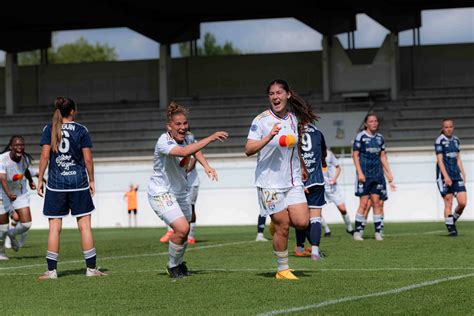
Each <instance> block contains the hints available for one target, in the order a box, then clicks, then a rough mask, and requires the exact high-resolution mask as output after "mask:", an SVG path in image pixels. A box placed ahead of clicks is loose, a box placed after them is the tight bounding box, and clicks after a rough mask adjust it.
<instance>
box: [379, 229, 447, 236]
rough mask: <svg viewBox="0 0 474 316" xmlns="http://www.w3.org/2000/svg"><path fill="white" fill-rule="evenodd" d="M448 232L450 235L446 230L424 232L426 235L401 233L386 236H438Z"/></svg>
mask: <svg viewBox="0 0 474 316" xmlns="http://www.w3.org/2000/svg"><path fill="white" fill-rule="evenodd" d="M444 232H446V234H447V233H448V232H447V231H446V230H432V231H429V232H424V233H401V234H386V236H389V237H391V236H415V235H434V234H438V233H444Z"/></svg>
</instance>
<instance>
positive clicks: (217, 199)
mask: <svg viewBox="0 0 474 316" xmlns="http://www.w3.org/2000/svg"><path fill="white" fill-rule="evenodd" d="M388 155H389V162H390V166H391V169H392V171H393V174H394V176H395V183H396V184H397V186H398V190H397V191H396V192H389V200H388V201H387V202H386V204H385V219H386V222H387V223H389V222H395V221H397V222H400V221H401V222H409V221H439V222H440V229H443V227H444V225H443V224H442V222H443V203H442V199H441V197H440V195H439V193H438V190H437V187H436V183H435V155H434V154H433V152H432V149H431V148H427V149H426V151H424V150H423V149H422V148H418V149H417V150H416V151H398V152H390V151H389V153H388ZM208 160H209V161H210V164H211V165H212V166H213V167H214V168H215V169H216V170H217V172H218V174H219V181H218V182H211V181H210V180H208V179H207V177H206V176H205V175H204V174H203V170H202V168H201V167H200V166H198V172H199V176H200V180H201V186H200V191H199V197H198V200H197V205H196V211H197V223H198V225H203V226H204V225H255V224H256V221H257V215H258V204H257V193H256V189H255V187H254V186H253V179H254V172H255V164H256V159H255V157H250V158H247V157H245V156H244V155H243V154H242V155H240V156H225V155H221V156H217V157H210V156H209V157H208ZM463 163H464V167H465V170H466V174H467V178H468V182H467V190H468V192H467V195H468V205H467V207H466V210H465V213H464V214H463V217H462V220H474V209H473V207H472V199H473V196H474V181H473V178H474V177H473V176H472V175H473V174H474V148H473V147H471V148H470V149H464V150H463ZM342 170H343V171H342V174H341V176H340V180H339V184H340V185H341V186H342V188H343V191H344V194H345V198H346V205H347V207H348V210H349V214H350V217H351V220H352V221H353V220H354V216H355V212H356V208H357V205H358V199H357V198H356V197H355V196H354V181H355V169H354V166H353V163H352V159H351V158H344V159H342ZM151 171H152V157H145V158H137V159H136V160H133V159H127V160H120V159H117V160H115V161H113V160H110V159H109V160H97V161H96V186H97V195H96V196H95V198H94V201H95V205H96V208H97V211H96V212H95V213H94V215H93V226H94V227H124V226H127V225H128V224H127V216H128V215H127V211H126V204H125V200H124V199H123V194H124V192H125V191H126V190H127V189H128V186H129V184H130V183H131V182H133V183H137V184H138V185H139V201H138V223H139V226H140V227H163V226H164V223H163V222H162V221H161V220H160V219H159V218H158V217H157V216H156V215H155V214H154V212H153V211H152V210H151V208H150V206H149V204H148V200H147V194H146V188H147V185H148V181H149V177H150V174H151ZM31 201H32V202H31V207H32V216H33V228H35V229H38V228H46V227H47V226H48V223H47V219H46V218H44V217H43V216H42V213H41V212H42V205H43V200H42V198H40V197H39V196H37V195H36V194H35V192H31ZM323 212H324V217H325V218H326V219H327V221H328V222H329V223H342V219H341V217H340V214H339V212H338V211H337V210H336V208H335V206H334V205H328V206H326V207H325V208H324V211H323ZM64 225H65V227H75V222H74V220H73V219H72V218H67V219H66V220H65V222H64ZM386 227H387V230H389V229H390V225H389V224H388V225H386Z"/></svg>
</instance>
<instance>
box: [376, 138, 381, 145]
mask: <svg viewBox="0 0 474 316" xmlns="http://www.w3.org/2000/svg"><path fill="white" fill-rule="evenodd" d="M377 144H379V145H382V137H377Z"/></svg>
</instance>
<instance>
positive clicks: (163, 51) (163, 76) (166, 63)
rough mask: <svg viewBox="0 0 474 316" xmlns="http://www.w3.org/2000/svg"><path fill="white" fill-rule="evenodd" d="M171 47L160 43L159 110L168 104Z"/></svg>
mask: <svg viewBox="0 0 474 316" xmlns="http://www.w3.org/2000/svg"><path fill="white" fill-rule="evenodd" d="M170 48H171V45H169V44H163V43H160V60H159V68H160V69H159V100H160V104H159V107H160V109H166V108H167V107H168V103H169V78H170V72H171V69H170V68H171V49H170Z"/></svg>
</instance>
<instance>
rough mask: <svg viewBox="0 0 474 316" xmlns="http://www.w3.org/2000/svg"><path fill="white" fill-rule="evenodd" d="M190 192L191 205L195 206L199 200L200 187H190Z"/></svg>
mask: <svg viewBox="0 0 474 316" xmlns="http://www.w3.org/2000/svg"><path fill="white" fill-rule="evenodd" d="M188 191H189V204H191V205H195V204H196V201H197V198H198V193H199V186H198V185H195V186H192V187H188Z"/></svg>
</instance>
